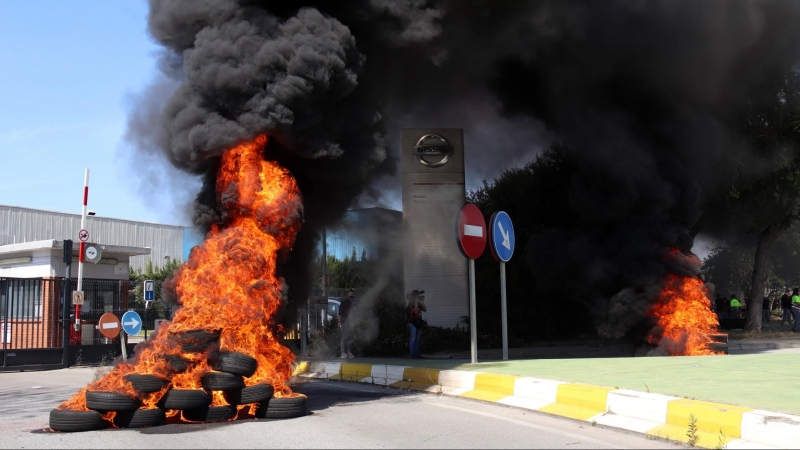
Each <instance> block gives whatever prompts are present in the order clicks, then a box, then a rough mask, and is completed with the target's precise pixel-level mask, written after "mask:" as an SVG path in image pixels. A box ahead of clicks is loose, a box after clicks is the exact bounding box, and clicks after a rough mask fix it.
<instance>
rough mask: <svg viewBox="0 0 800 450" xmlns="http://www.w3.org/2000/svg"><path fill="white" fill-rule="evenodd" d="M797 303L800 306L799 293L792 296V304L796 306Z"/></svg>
mask: <svg viewBox="0 0 800 450" xmlns="http://www.w3.org/2000/svg"><path fill="white" fill-rule="evenodd" d="M795 305H796V306H798V307H800V296H798V295H793V296H792V306H795Z"/></svg>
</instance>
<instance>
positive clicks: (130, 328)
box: [122, 311, 142, 335]
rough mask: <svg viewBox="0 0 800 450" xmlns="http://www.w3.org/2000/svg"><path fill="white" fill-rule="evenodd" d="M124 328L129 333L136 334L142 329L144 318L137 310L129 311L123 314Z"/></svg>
mask: <svg viewBox="0 0 800 450" xmlns="http://www.w3.org/2000/svg"><path fill="white" fill-rule="evenodd" d="M122 329H123V330H125V332H126V333H128V335H136V334H139V332H140V331H142V318H141V317H140V316H139V314H136V311H128V312H126V313H125V314H123V315H122Z"/></svg>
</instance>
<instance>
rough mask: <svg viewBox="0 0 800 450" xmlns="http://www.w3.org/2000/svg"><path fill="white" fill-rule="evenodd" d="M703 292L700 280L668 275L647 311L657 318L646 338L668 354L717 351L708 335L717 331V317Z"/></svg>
mask: <svg viewBox="0 0 800 450" xmlns="http://www.w3.org/2000/svg"><path fill="white" fill-rule="evenodd" d="M706 294H707V290H706V287H705V285H704V284H703V280H700V279H698V278H690V277H679V276H676V275H667V277H666V278H665V282H664V288H663V289H662V290H661V293H660V294H659V299H658V302H657V303H656V304H655V305H653V306H652V308H651V309H650V311H649V312H648V315H650V316H651V317H654V318H656V319H657V320H658V324H657V326H656V328H655V330H654V331H653V332H651V334H650V336H648V342H649V343H650V344H652V345H657V346H660V347H662V348H664V349H665V350H666V351H667V353H668V354H669V355H670V356H695V355H715V354H718V353H719V352H715V351H713V350H710V349H709V348H708V344H709V343H711V342H712V340H711V337H710V335H712V334H715V333H718V332H719V320H718V318H717V315H716V314H714V312H713V311H712V310H711V300H709V298H708V296H707V295H706ZM659 332H660V333H659Z"/></svg>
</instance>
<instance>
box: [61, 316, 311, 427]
mask: <svg viewBox="0 0 800 450" xmlns="http://www.w3.org/2000/svg"><path fill="white" fill-rule="evenodd" d="M219 337H220V332H219V331H214V332H209V331H192V332H186V333H183V336H180V347H181V351H182V352H183V353H195V354H197V353H201V352H202V353H204V354H205V355H206V362H207V363H208V366H210V367H211V369H212V370H211V371H209V372H206V373H205V374H204V375H203V376H202V378H201V380H200V381H201V384H202V389H181V388H173V387H172V385H171V381H170V380H164V379H161V378H159V377H156V376H154V375H150V374H136V373H131V374H128V375H125V377H124V380H125V381H126V382H129V383H130V384H131V385H132V386H133V389H134V390H135V391H136V393H137V395H136V396H130V395H126V394H123V393H118V392H104V391H93V390H91V389H89V390H87V391H86V405H85V406H86V408H88V410H81V411H79V410H71V409H54V410H52V411H51V412H50V428H51V429H52V430H54V431H67V432H76V431H91V430H99V429H103V428H106V427H107V426H108V425H109V423H111V424H112V425H113V426H114V427H117V428H142V427H149V426H159V425H164V424H166V423H167V421H168V417H176V418H178V419H180V421H182V422H189V423H196V422H219V421H230V420H235V419H236V418H238V417H239V416H245V417H247V416H250V415H251V414H252V415H253V416H255V417H256V418H258V419H289V418H294V417H301V416H304V415H306V414H307V409H308V406H307V398H306V396H304V395H301V394H294V395H292V396H289V397H273V393H274V390H273V387H272V386H271V385H269V384H267V383H258V384H254V385H252V386H245V378H248V377H250V376H252V375H253V374H254V373H255V372H256V369H257V361H256V359H255V358H253V357H251V356H248V355H245V354H243V353H237V352H229V351H221V350H218V349H217V348H218V341H219ZM164 360H165V361H166V363H167V364H168V365H169V367H170V369H171V371H172V372H173V373H174V374H181V373H184V372H186V371H188V370H190V369H191V368H192V367H193V364H194V363H192V362H191V361H189V360H187V359H183V358H181V357H180V356H177V355H167V356H164ZM162 391H163V392H164V393H163V396H162V397H161V398H160V400H159V401H158V403H157V405H156V406H157V407H155V408H146V407H143V406H142V398H144V397H145V396H148V395H152V394H154V393H159V392H162ZM215 396H221V397H222V398H224V400H225V401H224V402H222V403H227V405H220V406H211V405H212V403H213V402H212V400H213V399H214V398H215ZM218 403H219V402H218ZM240 411H241V412H243V413H244V414H239V413H240Z"/></svg>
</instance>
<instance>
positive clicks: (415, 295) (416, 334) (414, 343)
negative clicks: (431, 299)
mask: <svg viewBox="0 0 800 450" xmlns="http://www.w3.org/2000/svg"><path fill="white" fill-rule="evenodd" d="M424 294H425V291H418V290H416V289H414V290H413V291H411V292H410V293H409V294H408V295H406V300H407V301H408V303H407V305H406V323H407V326H408V332H409V335H408V350H409V352H410V353H411V357H412V358H413V359H422V354H421V353H420V350H419V340H420V337H421V335H422V327H423V326H424V325H425V321H424V320H423V319H422V313H423V312H428V307H427V306H426V305H425V295H424Z"/></svg>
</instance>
